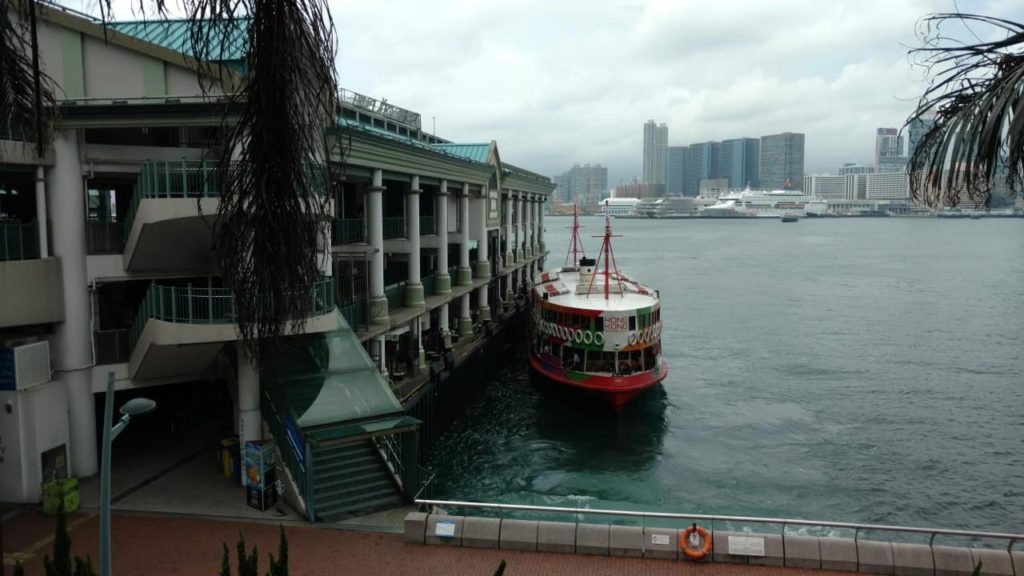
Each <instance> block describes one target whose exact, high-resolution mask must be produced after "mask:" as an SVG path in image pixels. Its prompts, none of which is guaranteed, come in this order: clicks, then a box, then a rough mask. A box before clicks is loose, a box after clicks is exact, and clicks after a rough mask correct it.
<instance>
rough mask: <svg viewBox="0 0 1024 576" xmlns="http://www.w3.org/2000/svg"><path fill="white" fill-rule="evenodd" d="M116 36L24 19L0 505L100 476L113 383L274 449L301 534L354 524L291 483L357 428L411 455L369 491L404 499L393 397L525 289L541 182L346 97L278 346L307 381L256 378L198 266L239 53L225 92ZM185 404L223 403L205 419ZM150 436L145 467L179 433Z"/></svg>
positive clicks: (139, 31) (81, 25) (6, 144)
mask: <svg viewBox="0 0 1024 576" xmlns="http://www.w3.org/2000/svg"><path fill="white" fill-rule="evenodd" d="M117 26H121V27H122V28H115V30H116V31H115V32H111V30H110V29H109V28H106V29H105V28H104V27H103V26H102V25H101V24H100V23H98V22H96V21H94V20H91V19H89V18H87V17H82V16H78V15H75V14H71V13H68V12H62V11H58V10H43V11H40V17H39V26H38V34H39V42H40V45H41V48H42V49H41V55H42V65H43V68H44V70H45V71H46V72H47V73H48V74H49V75H50V76H51V77H52V78H54V80H55V82H56V83H57V90H56V92H57V94H58V95H59V96H58V97H59V98H60V101H59V105H60V116H59V120H58V124H57V126H56V130H55V136H54V138H53V141H52V143H51V144H50V145H49V147H48V149H47V151H46V154H45V155H44V156H43V157H42V158H39V157H37V156H36V155H35V153H34V146H33V145H30V144H28V143H27V142H24V141H22V140H19V139H18V138H17V136H16V135H15V134H12V133H11V131H9V130H4V131H0V181H3V182H6V183H7V184H6V186H7V188H10V189H17V190H18V191H19V194H18V195H17V198H18V200H17V201H15V202H8V201H5V202H4V204H3V206H2V210H3V211H4V213H5V215H4V217H3V218H2V219H0V232H2V233H0V242H2V243H3V246H0V358H8V357H9V358H13V359H14V361H13V362H14V365H15V366H16V368H15V369H14V370H13V371H11V372H9V373H8V372H4V371H3V370H0V375H2V383H3V386H0V396H2V400H3V401H5V402H7V406H8V407H9V409H8V411H7V414H6V415H2V416H3V417H0V435H2V436H3V438H4V440H5V442H6V445H7V450H6V454H5V463H4V466H3V467H0V499H2V500H3V501H7V502H34V501H38V499H39V496H40V485H41V482H42V481H43V480H44V479H50V478H54V477H61V476H64V475H73V476H78V477H88V476H92V475H94V474H96V473H97V470H98V442H99V438H100V437H101V436H102V434H99V433H98V428H99V422H101V421H102V410H99V411H98V410H97V405H98V404H99V405H102V403H101V402H97V398H100V397H104V396H105V395H106V393H107V390H108V382H109V381H111V380H112V382H113V386H114V387H115V389H116V392H115V394H114V395H115V397H116V398H119V399H120V400H124V399H125V398H126V397H127V396H130V395H133V394H135V393H137V392H138V391H140V390H142V389H144V388H145V389H148V390H147V393H154V394H160V397H161V398H162V400H161V405H160V407H159V408H158V410H157V412H156V413H154V416H153V418H167V419H168V421H169V422H170V423H171V424H175V423H177V424H178V425H181V422H178V421H177V420H175V418H178V417H179V416H175V414H177V413H180V414H181V416H180V417H181V418H185V419H186V420H185V421H186V422H187V425H188V426H189V427H192V428H197V427H202V426H210V427H211V428H212V430H213V432H210V434H216V433H217V432H216V431H217V430H219V428H218V427H219V426H221V425H225V424H226V425H227V426H229V427H232V428H233V429H234V431H235V432H236V433H237V434H238V436H239V439H240V440H241V441H243V442H245V441H261V440H268V439H273V440H275V441H276V446H277V449H278V450H279V458H280V460H279V461H280V462H283V464H282V467H283V468H284V469H285V478H283V479H282V478H279V479H280V480H282V481H283V482H284V483H285V485H286V486H287V487H288V490H286V491H285V492H286V493H291V494H296V495H297V497H296V498H297V500H296V502H297V503H296V504H295V506H297V507H298V508H299V509H300V511H301V512H302V513H303V514H305V515H306V516H307V517H308V518H310V519H311V520H312V519H316V520H331V519H332V518H337V517H340V516H344V515H346V514H348V513H350V512H351V511H352V509H351V508H346V506H348V504H346V501H344V500H343V499H340V496H338V495H337V493H336V492H334V490H335V489H334V488H332V486H334V485H335V484H332V482H334V483H336V481H337V480H338V477H337V475H335V474H334V473H333V472H329V471H326V470H324V471H322V474H319V475H317V476H316V477H315V478H314V477H313V476H312V475H310V476H308V477H306V476H303V474H304V470H308V469H312V468H311V467H312V466H313V462H314V461H315V460H317V459H318V458H321V457H325V458H326V457H327V455H326V453H324V452H322V450H321V449H320V448H317V447H316V446H317V442H318V440H317V439H318V438H322V437H323V435H324V434H328V435H329V434H333V433H335V432H338V433H340V432H339V431H340V430H342V428H344V427H345V426H348V425H349V424H350V423H351V422H353V421H358V422H359V423H360V424H359V426H362V427H363V428H362V429H363V430H364V432H365V433H366V434H367V435H368V436H366V438H364V440H363V441H365V442H367V443H369V442H378V443H380V445H383V444H385V443H388V442H393V443H397V444H399V445H405V446H408V449H407V450H406V451H405V452H404V456H403V458H412V459H413V460H412V462H409V461H406V462H405V464H406V465H405V466H404V468H402V469H403V470H405V471H406V472H402V477H401V478H400V479H399V478H397V477H395V478H391V477H388V482H386V484H388V486H390V488H385V490H391V491H395V490H405V489H406V488H410V487H413V486H416V485H417V484H418V482H417V481H416V478H415V476H414V474H415V473H414V471H415V470H416V465H415V454H416V451H415V446H416V441H415V435H416V434H417V433H418V432H417V431H418V423H417V421H416V420H415V419H412V418H409V417H407V416H405V415H404V413H403V405H402V404H401V403H400V402H399V400H398V399H397V398H398V396H396V393H397V391H398V390H401V389H402V387H403V386H405V385H408V384H410V383H415V382H416V381H419V380H417V379H421V380H422V381H426V379H427V378H429V373H430V371H429V370H428V369H427V363H426V358H427V352H428V350H429V351H430V352H431V353H437V354H444V351H445V349H447V347H448V346H450V345H452V343H453V341H455V342H456V343H458V342H463V343H465V342H467V341H470V340H472V339H474V338H478V337H479V336H478V334H482V333H483V332H485V331H484V330H482V329H481V327H482V326H483V325H486V324H487V323H489V322H491V321H492V319H494V318H496V317H497V315H498V311H500V310H502V309H504V308H507V307H509V306H510V304H511V303H512V302H513V301H514V298H515V296H516V295H517V294H524V293H525V290H526V284H527V283H528V280H529V279H530V278H532V277H533V275H534V274H535V273H536V272H537V271H538V269H539V266H540V264H541V261H542V259H543V257H544V254H545V253H546V250H545V248H544V242H543V232H542V231H543V211H542V210H541V205H542V203H543V202H544V200H546V199H547V197H548V196H549V195H550V194H551V192H552V190H553V189H554V185H553V184H552V183H551V182H550V180H549V179H548V178H546V177H543V176H540V175H538V174H536V173H533V172H530V171H528V170H526V169H523V168H520V167H517V166H515V165H513V164H510V163H508V162H506V161H505V159H503V158H502V157H501V155H500V153H499V150H498V146H497V143H496V142H493V141H491V142H488V143H483V144H458V143H452V142H448V141H445V140H443V139H440V138H438V137H436V136H434V135H432V134H427V133H425V132H423V130H422V128H421V126H420V116H419V115H418V114H416V113H415V112H412V111H409V110H405V109H401V108H398V107H396V106H393V105H386V106H385V105H384V103H383V102H381V101H377V100H375V99H373V98H369V97H366V96H363V95H359V94H355V93H353V92H349V91H345V90H342V91H341V94H340V96H341V98H340V104H339V106H338V109H337V110H336V117H335V118H334V122H333V123H331V122H325V126H324V129H325V131H328V132H330V133H332V134H339V135H338V136H334V137H337V138H344V141H345V145H344V151H345V156H344V158H342V157H341V156H334V157H331V158H326V159H324V161H327V162H332V163H334V164H335V166H336V168H337V170H336V172H337V173H338V178H337V180H336V181H332V182H325V183H324V194H325V196H326V197H328V198H329V214H330V216H331V217H332V218H331V221H330V223H329V226H325V227H324V230H323V232H322V233H323V238H322V240H323V241H322V242H321V247H320V251H319V252H318V255H319V257H318V260H319V262H320V272H321V277H320V279H319V280H318V281H316V282H315V284H314V286H313V290H312V292H311V293H310V295H309V296H310V308H309V313H308V317H307V318H306V319H305V323H304V325H303V328H302V332H301V333H300V334H295V335H294V336H291V337H294V338H296V340H294V341H293V342H294V343H296V347H295V350H296V352H295V354H294V357H293V356H291V355H290V356H288V360H289V362H294V363H295V364H294V365H289V366H290V367H291V368H294V369H295V370H297V371H298V372H301V373H305V374H307V375H308V374H313V375H314V377H312V378H307V377H304V378H295V379H288V378H286V377H285V375H286V374H287V373H288V371H286V370H281V371H277V372H274V373H273V374H274V375H273V376H272V375H271V374H270V373H268V372H262V371H261V370H259V369H258V368H257V367H256V366H255V365H254V363H253V361H252V359H251V358H250V357H249V356H248V353H247V351H246V347H245V346H243V345H242V344H241V342H240V340H239V335H238V327H237V324H236V317H235V315H234V297H235V296H234V294H233V292H232V290H231V289H230V288H229V287H227V286H226V285H225V283H224V281H223V280H222V278H221V277H220V275H219V272H218V270H217V268H216V266H215V258H213V257H212V250H213V246H212V236H211V223H212V222H214V221H215V220H216V218H217V213H218V209H219V205H220V185H219V183H218V181H217V179H216V173H215V171H214V168H213V166H212V162H211V161H210V158H211V157H213V156H215V149H216V147H217V145H218V136H219V132H220V130H221V129H222V115H223V110H224V105H223V103H222V102H221V101H220V96H222V95H224V94H225V93H227V90H229V87H230V86H234V85H237V81H238V78H237V77H235V74H237V72H236V70H239V69H243V68H244V67H242V66H232V65H233V64H234V65H238V64H241V63H242V60H241V58H242V53H243V52H242V51H236V53H234V54H233V55H231V54H227V52H229V51H226V54H225V55H226V56H228V57H227V58H225V64H224V67H223V68H222V69H220V70H219V71H218V72H219V76H218V77H219V78H221V79H222V81H223V82H222V83H220V84H217V85H216V86H214V87H212V88H209V87H208V89H207V90H203V89H202V88H201V87H200V85H199V82H198V80H197V71H198V69H197V67H196V64H195V62H194V60H193V59H192V58H190V57H189V56H188V55H187V54H185V53H183V52H181V47H182V44H181V41H180V38H179V39H176V38H175V36H174V35H173V34H170V33H168V31H167V30H168V26H173V24H170V25H168V24H166V23H162V22H157V23H119V24H118V25H117ZM239 41H244V40H241V39H239ZM236 47H237V46H236ZM112 63H116V66H115V65H114V64H112ZM336 149H337V150H340V149H342V147H341V146H338V147H336ZM299 368H301V370H300V369H299ZM197 394H199V395H201V396H202V398H204V399H208V398H218V399H220V400H218V401H217V402H213V401H210V402H208V404H209V405H210V406H211V408H209V410H205V406H206V405H207V401H206V400H200V401H197V400H196V399H195V398H196V395H197ZM126 395H127V396H126ZM298 398H303V400H301V401H300V400H298ZM346 398H348V399H349V400H345V399H346ZM120 400H119V401H120ZM221 401H223V403H224V404H223V406H224V408H223V410H221V409H219V408H217V407H218V406H222V404H221ZM98 412H99V416H98V415H97V414H98ZM207 412H208V413H209V417H210V419H211V420H210V421H205V420H202V419H201V418H200V413H202V414H206V413H207ZM137 429H138V426H136V427H135V428H134V430H137ZM198 429H205V428H198ZM332 430H333V431H334V432H331V431H332ZM129 433H131V430H129ZM164 436H166V438H164ZM164 436H161V437H160V439H159V440H158V441H157V442H155V443H154V444H153V446H152V451H153V452H154V453H158V452H160V451H161V450H162V449H163V448H165V446H162V445H161V444H160V443H159V442H174V441H175V438H176V437H175V436H174V435H167V434H165V435H164ZM374 453H375V452H374ZM395 464H396V466H394V467H392V470H396V469H398V468H401V467H400V466H397V464H398V463H395ZM339 473H341V472H339ZM410 474H411V475H412V476H408V475H410ZM332 475H334V480H331V476H332ZM386 477H387V476H386ZM392 480H394V482H392ZM399 480H401V482H399ZM289 490H290V492H289ZM410 495H411V494H406V495H405V496H406V497H408V496H410ZM239 498H243V496H242V495H239ZM382 501H383V500H382ZM399 501H401V500H399Z"/></svg>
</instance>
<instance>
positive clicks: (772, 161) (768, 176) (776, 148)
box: [760, 132, 804, 189]
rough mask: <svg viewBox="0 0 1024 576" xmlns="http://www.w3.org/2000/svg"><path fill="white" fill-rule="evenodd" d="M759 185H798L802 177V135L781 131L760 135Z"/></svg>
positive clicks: (764, 186)
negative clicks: (779, 132)
mask: <svg viewBox="0 0 1024 576" xmlns="http://www.w3.org/2000/svg"><path fill="white" fill-rule="evenodd" d="M760 163H761V166H760V174H761V177H760V180H761V187H762V188H767V189H779V188H783V187H785V186H786V185H787V184H788V185H789V186H799V185H800V183H801V182H803V179H804V135H803V134H799V133H796V132H783V133H781V134H772V135H769V136H762V137H761V162H760Z"/></svg>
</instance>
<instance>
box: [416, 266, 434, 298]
mask: <svg viewBox="0 0 1024 576" xmlns="http://www.w3.org/2000/svg"><path fill="white" fill-rule="evenodd" d="M420 283H421V284H423V296H433V295H434V288H435V285H436V284H437V272H431V273H430V274H427V275H426V276H424V277H423V278H420Z"/></svg>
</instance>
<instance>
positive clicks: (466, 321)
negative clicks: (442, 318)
mask: <svg viewBox="0 0 1024 576" xmlns="http://www.w3.org/2000/svg"><path fill="white" fill-rule="evenodd" d="M472 335H473V320H472V319H471V318H459V338H464V337H469V336H472Z"/></svg>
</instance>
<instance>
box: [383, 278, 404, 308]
mask: <svg viewBox="0 0 1024 576" xmlns="http://www.w3.org/2000/svg"><path fill="white" fill-rule="evenodd" d="M404 295H405V282H399V283H398V284H392V285H391V286H388V287H387V288H384V297H385V298H387V299H388V312H390V311H392V310H394V309H395V308H401V307H402V304H403V300H404Z"/></svg>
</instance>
